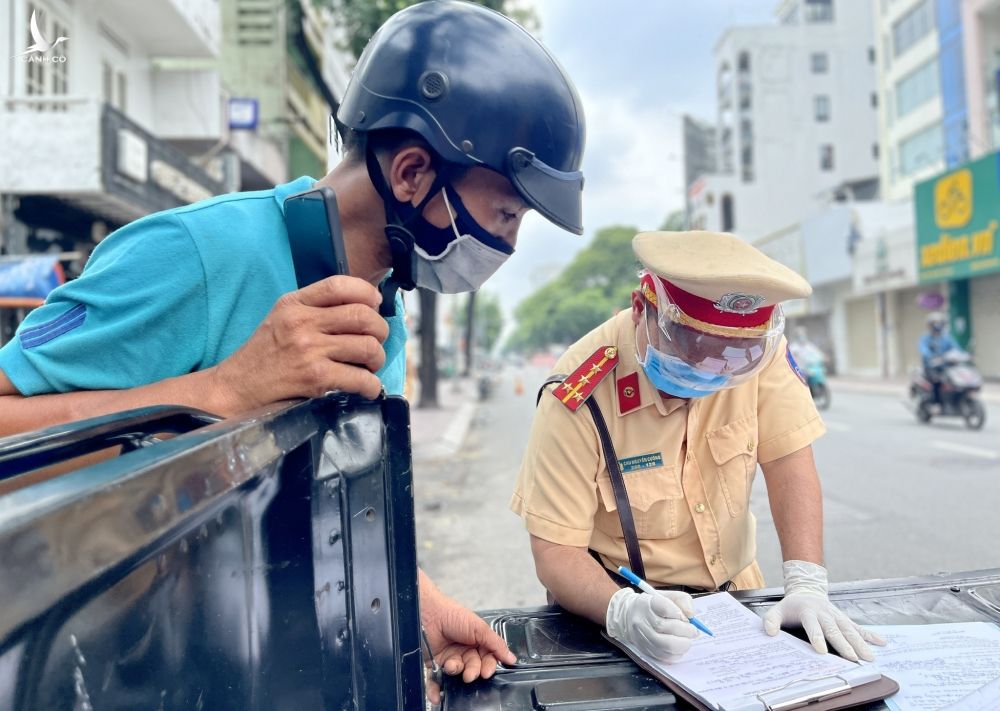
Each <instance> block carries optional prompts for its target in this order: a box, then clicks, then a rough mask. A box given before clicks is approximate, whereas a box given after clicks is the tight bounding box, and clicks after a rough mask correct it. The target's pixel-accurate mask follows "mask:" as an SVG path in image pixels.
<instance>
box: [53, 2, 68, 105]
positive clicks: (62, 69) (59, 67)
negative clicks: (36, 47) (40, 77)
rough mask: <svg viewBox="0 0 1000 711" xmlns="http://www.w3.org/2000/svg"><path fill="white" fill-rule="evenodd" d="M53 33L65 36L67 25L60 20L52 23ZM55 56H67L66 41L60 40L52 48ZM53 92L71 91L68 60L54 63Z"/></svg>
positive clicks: (62, 93)
mask: <svg viewBox="0 0 1000 711" xmlns="http://www.w3.org/2000/svg"><path fill="white" fill-rule="evenodd" d="M52 34H53V36H54V37H65V36H66V35H67V34H68V31H67V29H66V26H65V25H63V24H62V23H61V22H59V21H58V20H56V21H54V22H53V23H52ZM52 54H53V56H54V57H59V58H60V59H61V58H63V57H65V56H66V43H65V42H60V43H59V44H58V45H56V47H55V48H54V49H53V50H52ZM52 93H53V94H61V95H65V94H68V93H69V69H68V66H67V63H66V62H55V63H53V64H52Z"/></svg>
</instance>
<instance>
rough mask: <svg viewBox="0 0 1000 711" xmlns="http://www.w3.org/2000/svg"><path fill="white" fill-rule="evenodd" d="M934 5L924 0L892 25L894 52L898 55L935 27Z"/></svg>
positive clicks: (929, 0) (928, 0)
mask: <svg viewBox="0 0 1000 711" xmlns="http://www.w3.org/2000/svg"><path fill="white" fill-rule="evenodd" d="M934 24H935V23H934V5H933V4H932V3H931V0H922V1H921V3H920V4H919V5H917V6H916V7H914V8H913V9H912V10H910V11H909V12H908V13H906V14H905V15H903V16H902V17H901V18H899V19H898V20H897V21H896V24H894V25H893V26H892V43H893V54H894V56H896V57H898V56H899V55H901V54H903V52H905V51H906V50H908V49H909V48H910V47H912V46H913V45H915V44H916V43H917V42H919V41H920V40H922V39H923V38H924V37H926V36H927V35H928V34H930V32H931V31H932V30H933V29H934Z"/></svg>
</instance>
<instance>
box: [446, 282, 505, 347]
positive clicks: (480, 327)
mask: <svg viewBox="0 0 1000 711" xmlns="http://www.w3.org/2000/svg"><path fill="white" fill-rule="evenodd" d="M473 308H474V313H473V317H472V319H473V323H474V327H473V330H474V331H475V336H474V345H475V346H476V347H477V348H481V349H482V350H484V351H486V352H487V353H489V352H490V351H491V350H493V346H495V345H496V343H497V339H498V338H500V332H501V331H502V330H503V309H501V308H500V297H499V296H497V295H496V294H494V293H492V292H490V291H479V292H478V293H477V294H476V303H475V306H474V307H473ZM468 320H469V318H468V310H467V309H466V308H465V305H464V304H456V305H455V307H454V310H453V311H452V322H453V323H454V324H455V327H456V328H458V329H460V330H461V331H462V332H464V331H465V329H466V327H467V326H468Z"/></svg>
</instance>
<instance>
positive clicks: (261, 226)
mask: <svg viewBox="0 0 1000 711" xmlns="http://www.w3.org/2000/svg"><path fill="white" fill-rule="evenodd" d="M314 183H315V181H314V180H313V179H312V178H308V177H302V178H298V179H297V180H294V181H292V182H290V183H286V184H284V185H279V186H277V187H275V188H274V189H273V190H261V191H256V192H246V193H233V194H229V195H222V196H219V197H215V198H211V199H209V200H204V201H202V202H198V203H194V204H192V205H187V206H184V207H179V208H176V209H173V210H166V211H164V212H158V213H155V214H152V215H148V216H146V217H143V218H141V219H139V220H136V221H135V222H132V223H130V224H128V225H125V226H124V227H122V228H121V229H119V230H116V231H115V232H114V233H113V234H111V235H110V236H108V237H107V239H105V240H104V241H103V242H101V244H99V245H98V246H97V247H96V248H95V249H94V252H93V254H92V255H91V256H90V259H89V260H88V262H87V266H86V268H85V269H84V271H83V274H82V275H81V276H80V277H79V278H78V279H75V280H73V281H70V282H67V283H66V284H63V285H62V286H60V287H58V288H57V289H55V290H54V291H53V292H52V293H51V294H50V295H49V297H48V299H47V300H46V302H45V304H43V305H42V306H40V307H39V308H37V309H35V310H34V311H32V312H31V313H29V314H28V317H27V318H26V319H25V321H24V322H23V323H22V324H21V326H20V328H19V329H18V332H17V335H16V336H15V338H13V339H12V340H11V341H10V342H9V343H7V344H5V345H4V347H3V348H0V370H2V371H3V372H4V373H5V374H6V375H7V377H8V378H9V379H10V381H11V382H12V383H13V384H14V386H15V387H16V388H17V389H18V391H19V392H20V393H21V394H22V395H38V394H42V393H55V392H71V391H76V390H112V389H124V388H133V387H138V386H141V385H146V384H149V383H153V382H158V381H160V380H164V379H166V378H170V377H174V376H178V375H184V374H186V373H191V372H194V371H198V370H204V369H205V368H210V367H212V366H214V365H216V364H218V363H220V362H221V361H223V360H225V359H226V358H227V357H229V356H230V355H231V354H232V353H233V352H234V351H235V350H237V349H238V348H239V347H240V346H241V345H243V344H244V343H245V342H246V341H247V340H248V339H249V338H250V336H251V334H252V333H253V332H254V330H255V329H256V328H257V327H258V326H259V325H260V323H261V322H262V321H263V320H264V318H265V317H266V316H267V314H268V312H269V311H270V310H271V308H272V307H273V306H274V304H275V302H276V301H277V300H278V299H279V298H280V297H281V296H282V295H283V294H285V293H287V292H290V291H295V290H296V289H297V288H298V285H297V283H296V280H295V268H294V266H293V264H292V255H291V248H290V247H289V243H288V232H287V230H286V229H285V221H284V212H283V210H284V200H285V198H287V197H288V196H290V195H294V194H295V193H299V192H302V191H304V190H308V189H309V188H311V187H312V186H313V184H314ZM388 321H389V337H388V338H387V339H386V342H385V344H384V346H385V350H386V362H385V365H384V366H383V368H382V369H381V370H380V371H379V373H378V376H379V377H380V378H381V380H382V383H383V386H384V387H385V389H386V391H387V392H389V393H390V394H402V392H403V381H404V378H405V374H406V365H405V358H406V355H405V342H406V324H405V320H404V316H403V308H402V300H401V299H400V298H399V297H398V295H397V301H396V315H395V316H393V317H391V318H390V319H388Z"/></svg>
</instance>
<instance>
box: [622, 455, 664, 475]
mask: <svg viewBox="0 0 1000 711" xmlns="http://www.w3.org/2000/svg"><path fill="white" fill-rule="evenodd" d="M618 466H620V467H621V468H622V473H623V474H628V473H629V472H637V471H642V470H643V469H653V468H655V467H662V466H663V454H661V453H660V452H650V453H649V454H640V455H638V456H635V457H626V458H625V459H619V460H618Z"/></svg>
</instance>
